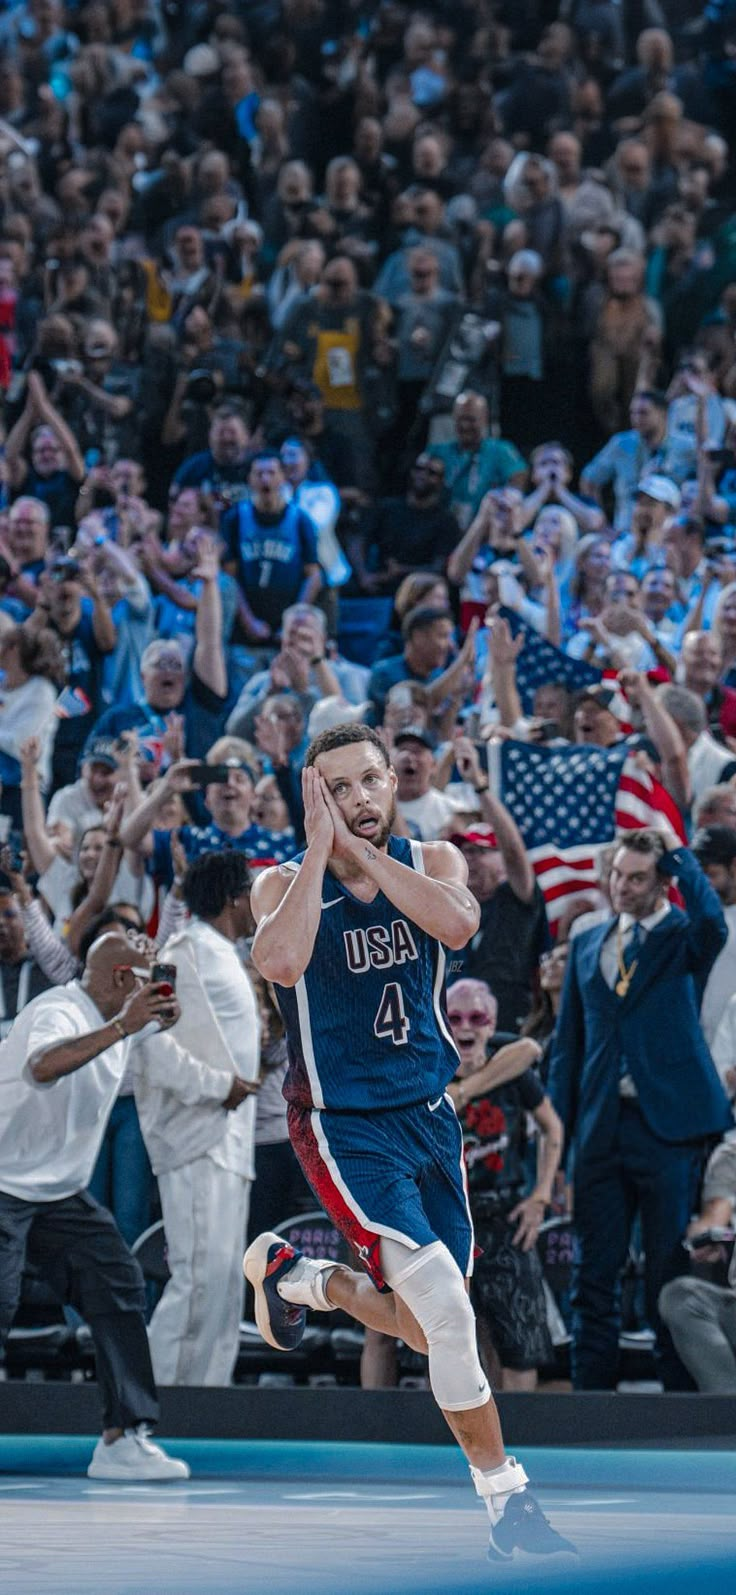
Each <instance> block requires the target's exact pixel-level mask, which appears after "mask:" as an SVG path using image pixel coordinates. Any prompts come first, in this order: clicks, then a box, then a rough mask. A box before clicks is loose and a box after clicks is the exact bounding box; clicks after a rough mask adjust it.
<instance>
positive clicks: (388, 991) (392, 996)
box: [373, 980, 409, 1047]
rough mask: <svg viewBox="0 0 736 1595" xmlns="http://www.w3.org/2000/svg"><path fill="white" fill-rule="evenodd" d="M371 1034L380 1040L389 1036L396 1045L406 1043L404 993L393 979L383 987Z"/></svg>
mask: <svg viewBox="0 0 736 1595" xmlns="http://www.w3.org/2000/svg"><path fill="white" fill-rule="evenodd" d="M373 1034H374V1035H376V1036H378V1038H379V1040H380V1041H383V1040H384V1039H385V1038H386V1037H389V1036H390V1038H391V1040H392V1041H393V1043H394V1046H396V1047H403V1046H405V1045H406V1042H407V1039H408V1036H409V1020H408V1019H407V1017H406V1009H405V1008H404V993H403V991H402V990H401V987H400V985H399V984H398V982H397V981H395V980H390V981H389V983H388V985H387V986H384V988H383V995H382V997H381V1001H380V1002H379V1004H378V1012H377V1014H376V1017H375V1019H374V1021H373Z"/></svg>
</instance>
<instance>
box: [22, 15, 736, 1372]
mask: <svg viewBox="0 0 736 1595" xmlns="http://www.w3.org/2000/svg"><path fill="white" fill-rule="evenodd" d="M735 90H736V4H734V0H709V4H708V5H707V6H705V7H703V6H696V5H693V4H684V5H683V4H678V5H676V6H675V5H674V4H673V3H672V0H641V3H630V4H629V3H627V4H623V5H621V4H618V3H614V0H611V3H606V0H601V3H592V0H591V3H587V0H561V3H559V4H557V3H552V0H515V3H513V4H509V3H506V0H454V3H453V4H452V5H450V4H448V3H447V0H426V3H425V4H422V5H408V4H404V3H401V0H252V3H248V4H245V3H242V0H200V3H197V4H193V5H191V6H188V7H187V6H184V5H181V4H179V0H167V4H166V5H165V6H163V5H160V4H159V3H158V0H89V3H87V4H77V3H73V0H69V3H68V4H67V5H64V4H62V3H61V0H11V3H9V4H7V5H6V6H5V7H4V8H3V13H2V18H1V19H0V394H1V395H2V433H3V438H4V442H3V448H2V457H1V458H0V782H1V784H2V796H1V799H0V825H1V826H2V831H3V834H2V838H1V839H2V842H3V843H4V847H5V851H4V853H3V873H2V875H1V876H0V1004H1V1005H2V1016H1V1017H0V1027H1V1028H2V1033H3V1034H7V1032H8V1030H9V1028H10V1026H11V1025H12V1022H13V1020H14V1019H15V1017H16V1015H17V1014H19V1013H20V1011H21V1010H22V1008H23V1006H24V1005H25V1004H26V1003H27V1002H28V1001H29V1000H31V998H33V997H34V996H36V995H37V994H38V993H39V992H41V991H43V990H44V989H46V987H48V986H51V985H53V984H55V983H57V982H59V981H63V980H66V979H70V978H72V977H73V975H74V974H75V973H76V972H77V970H78V969H79V967H80V961H81V960H83V958H84V952H85V947H86V946H88V945H89V934H90V928H91V927H92V928H99V926H100V925H101V924H102V923H104V915H105V914H108V915H110V914H113V910H114V920H115V923H116V925H117V924H118V922H119V921H120V922H122V923H123V924H124V925H125V924H127V925H128V926H129V928H130V929H131V930H132V931H135V932H141V931H143V930H147V931H148V932H149V934H150V935H151V936H153V937H155V938H156V939H157V940H158V942H159V944H160V945H163V944H164V943H165V942H166V940H167V938H168V937H169V936H171V935H172V934H174V933H176V932H178V931H181V929H182V926H183V924H185V922H186V908H185V906H184V903H183V900H182V898H183V882H184V879H185V876H186V872H187V869H188V867H189V866H190V865H191V863H192V862H193V861H194V860H195V859H197V858H198V857H200V856H201V855H203V854H207V853H209V852H212V851H219V850H222V849H228V848H232V849H236V850H238V851H239V852H241V853H243V854H245V856H246V858H247V861H248V864H249V867H250V870H251V872H253V871H255V870H257V869H259V868H262V867H263V866H264V865H266V864H270V863H274V862H284V861H286V860H288V859H289V858H291V857H293V856H294V855H295V854H296V853H297V852H298V851H299V849H300V847H301V846H302V845H303V841H304V833H303V809H302V806H301V795H300V774H301V765H302V759H303V755H304V751H305V749H306V746H307V743H308V741H309V739H310V738H311V737H312V736H314V735H315V734H317V733H318V732H319V731H320V730H323V729H325V728H327V727H328V726H331V725H333V724H337V723H339V722H341V721H343V720H356V721H365V722H366V723H368V724H370V725H372V726H376V727H378V728H379V729H382V731H383V734H384V736H385V739H386V742H387V745H388V747H389V749H390V752H391V756H392V760H393V763H394V766H395V769H396V772H397V776H398V816H397V828H398V829H399V831H400V832H401V834H405V835H410V836H414V837H418V838H420V839H422V840H427V841H429V840H433V839H436V838H438V837H449V838H452V839H453V840H455V841H456V842H457V844H458V845H459V846H461V847H462V849H463V851H464V852H465V854H466V857H467V860H468V866H469V875H470V885H471V887H472V889H473V890H474V892H475V894H476V896H477V897H478V899H479V901H480V903H481V910H482V917H481V926H480V930H479V933H478V936H477V937H476V938H474V940H473V943H472V946H471V947H469V948H468V949H467V950H466V952H465V954H464V955H462V956H461V958H460V959H459V960H457V961H456V965H455V970H454V973H455V976H456V977H457V976H458V975H460V974H462V975H463V977H465V978H466V979H469V980H470V981H472V982H475V983H476V984H477V983H478V982H484V983H485V990H486V997H485V999H484V1001H483V1003H482V1004H481V1007H482V1009H483V1013H482V1015H481V1017H482V1018H483V1019H484V1024H485V1026H486V1029H488V1021H489V1015H492V1016H493V1025H491V1026H490V1029H492V1028H493V1026H494V1025H495V1026H496V1028H497V1029H498V1031H499V1033H503V1036H504V1037H505V1038H506V1039H508V1038H513V1037H514V1036H516V1037H518V1036H519V1034H520V1033H521V1032H522V1029H523V1031H524V1034H526V1035H528V1036H533V1037H535V1039H536V1042H537V1043H538V1047H537V1051H538V1052H539V1054H540V1056H541V1058H542V1064H541V1067H542V1071H543V1077H544V1059H545V1056H546V1055H547V1053H548V1052H549V1048H550V1045H551V1036H552V1032H553V1029H554V1022H555V1016H556V1013H557V1009H558V1006H559V988H560V982H561V974H562V970H563V968H564V958H565V952H566V948H567V943H568V938H569V937H571V936H572V935H573V934H577V933H581V932H582V930H583V929H584V928H585V925H589V924H593V923H595V922H596V921H600V920H602V919H603V918H605V916H606V915H607V914H608V913H610V898H609V896H608V877H607V871H608V870H609V869H610V865H611V861H612V860H611V857H610V854H609V855H607V854H606V853H605V852H603V853H601V856H600V859H599V863H598V880H597V883H596V884H595V885H594V886H591V885H590V884H589V883H588V884H587V885H586V888H585V890H581V891H580V892H579V893H577V894H575V893H573V894H571V895H570V894H568V896H567V897H566V899H565V904H564V909H563V910H562V911H561V913H560V914H559V915H557V917H555V915H554V914H553V912H552V906H551V904H550V902H549V900H548V901H545V894H544V893H543V891H542V889H541V887H540V883H539V881H538V880H537V878H536V876H535V872H534V868H533V863H532V861H531V860H530V857H529V848H528V847H527V846H526V845H525V841H524V836H523V834H522V833H523V830H524V827H523V825H522V824H521V819H520V817H519V816H516V817H515V816H514V813H513V804H511V805H508V806H507V805H506V804H505V803H504V802H502V801H501V798H500V795H499V792H498V790H497V789H496V788H495V787H494V781H493V775H492V761H491V762H489V758H488V749H489V747H491V748H493V747H499V746H500V745H501V744H503V743H504V742H505V741H508V740H510V739H513V740H515V741H520V742H526V743H532V744H535V745H540V746H544V747H553V748H554V747H556V748H559V749H564V748H565V747H567V746H568V745H569V744H577V745H579V746H580V747H591V746H593V747H598V748H601V749H611V748H615V747H617V746H618V745H619V744H620V743H622V741H624V740H626V742H627V749H630V751H631V754H632V756H633V757H634V758H635V760H636V763H637V768H639V769H640V770H641V771H642V772H644V773H646V775H647V777H648V778H650V779H651V782H652V783H655V784H656V786H657V790H659V791H662V792H663V793H664V794H666V798H667V803H663V804H662V806H661V815H660V817H659V820H658V821H657V823H660V824H661V827H662V828H666V827H671V826H672V825H674V826H675V829H676V830H677V832H678V835H679V836H680V838H681V840H683V841H684V840H685V839H690V838H692V836H693V833H694V832H695V831H697V833H698V834H697V838H696V841H695V848H694V856H695V858H696V859H698V860H699V862H700V865H701V867H702V869H703V870H704V871H705V873H706V874H707V875H708V876H709V878H710V880H711V881H712V884H713V886H714V887H715V890H716V892H717V894H718V896H719V898H720V901H721V905H722V908H723V914H724V916H725V920H726V923H727V925H728V936H729V939H728V941H727V943H726V944H725V946H724V947H723V950H722V951H721V952H720V954H719V957H718V961H717V963H716V965H715V967H714V969H713V970H712V972H711V973H710V976H709V979H708V985H707V988H706V998H705V1004H704V1007H703V1026H704V1030H705V1036H706V1039H707V1041H708V1044H709V1045H710V1046H711V1047H712V1048H713V1053H714V1057H715V1059H716V1063H717V1066H718V1070H719V1073H720V1076H721V1079H722V1081H723V1084H724V1086H725V1089H726V1091H727V1094H728V1096H729V1097H730V1098H731V1099H732V1100H733V1099H736V1051H734V1041H733V1037H734V1034H736V1017H734V1015H735V1013H736V1008H734V1004H736V881H735V876H734V870H735V869H736V865H735V864H734V858H736V341H735V340H736V223H735V221H734V212H735V210H736V167H735V166H734V165H733V161H732V157H731V154H730V151H731V149H732V148H733V140H734V137H735V136H736V111H735V109H734V108H735V107H736V93H735ZM540 642H543V643H544V644H545V645H546V653H545V655H544V657H545V658H546V660H547V668H546V673H545V672H544V671H542V673H541V675H540V674H539V672H538V673H537V676H536V678H535V684H534V691H533V699H532V700H531V701H529V700H527V699H526V698H525V694H524V691H523V690H522V687H521V679H520V678H521V670H522V664H523V661H524V658H525V655H527V656H528V654H529V652H530V651H531V650H532V649H533V648H535V647H536V646H537V645H538V643H540ZM576 669H580V670H585V669H587V670H588V675H587V677H585V676H580V678H579V681H578V682H577V688H578V690H576V678H575V674H574V672H575V670H576ZM596 675H597V677H598V679H597V680H596ZM586 682H587V684H586ZM664 816H666V818H665V817H664ZM517 820H518V824H517ZM583 915H586V916H587V918H586V921H585V922H584V924H582V923H581V921H582V916H583ZM100 916H103V918H102V919H101V918H100ZM257 995H258V1002H259V1008H260V1015H261V1023H262V1060H261V1072H262V1076H263V1080H264V1082H266V1084H265V1085H264V1086H263V1087H262V1089H261V1092H260V1093H259V1096H258V1100H257V1111H256V1115H255V1131H254V1133H255V1141H256V1154H255V1165H254V1167H255V1170H256V1175H257V1178H256V1191H255V1195H254V1201H253V1204H252V1212H255V1211H256V1210H257V1213H258V1220H259V1223H265V1222H268V1223H274V1222H276V1221H277V1220H278V1219H279V1218H285V1217H286V1216H287V1214H288V1213H289V1211H291V1210H293V1207H294V1205H295V1204H296V1205H298V1204H300V1203H301V1204H302V1205H306V1204H308V1201H309V1198H308V1193H306V1189H305V1187H303V1186H302V1184H301V1182H300V1176H299V1174H298V1170H297V1168H296V1166H295V1165H294V1163H293V1161H292V1160H291V1158H290V1156H289V1151H288V1146H287V1143H286V1130H285V1109H284V1108H283V1106H282V1105H281V1103H280V1098H279V1095H278V1089H277V1088H278V1085H279V1084H280V1081H281V1079H282V1078H283V1073H284V1069H285V1060H284V1048H283V1043H282V1040H281V1031H280V1024H279V1019H278V1014H277V1012H276V1010H275V1008H274V1006H273V1003H272V1001H271V997H270V994H269V993H268V992H267V991H265V990H263V989H258V992H257ZM484 1016H485V1017H484ZM476 1017H477V1016H476ZM484 1034H485V1031H484ZM489 1034H490V1030H489ZM515 1100H517V1099H515ZM518 1101H521V1102H522V1103H523V1106H524V1108H525V1109H528V1110H529V1111H530V1112H531V1114H532V1115H536V1117H537V1119H538V1120H539V1121H540V1124H541V1123H542V1122H544V1124H546V1125H547V1128H549V1122H550V1121H549V1116H548V1108H547V1104H548V1102H549V1099H548V1098H545V1097H544V1093H543V1090H542V1088H541V1087H537V1088H533V1087H530V1088H529V1089H528V1090H527V1091H526V1094H524V1092H522V1093H521V1096H520V1097H519V1098H518V1100H517V1109H516V1116H517V1119H518V1120H519V1123H521V1110H520V1109H519V1108H518ZM542 1104H544V1106H540V1105H542ZM476 1106H477V1105H476ZM499 1114H500V1115H501V1117H500V1118H499ZM491 1119H492V1122H493V1135H492V1136H491V1140H492V1141H493V1146H492V1147H491V1146H490V1142H489V1149H487V1150H486V1162H487V1168H488V1169H489V1170H491V1171H493V1170H495V1171H496V1174H497V1175H498V1179H497V1180H496V1184H498V1185H500V1186H503V1185H504V1180H503V1177H502V1173H503V1171H502V1165H503V1158H502V1156H501V1155H500V1152H499V1147H500V1146H501V1145H502V1143H503V1133H502V1130H503V1126H502V1124H501V1121H502V1119H503V1112H502V1110H501V1108H500V1107H499V1106H498V1104H497V1105H496V1107H495V1108H494V1110H493V1113H492V1114H491ZM491 1119H489V1120H488V1122H489V1123H490V1122H491ZM477 1122H478V1114H477V1113H476V1119H475V1129H474V1133H475V1132H476V1131H477ZM499 1125H501V1129H499ZM496 1142H498V1146H496ZM493 1159H496V1161H495V1162H494V1161H493ZM521 1159H522V1154H521V1152H520V1151H519V1150H518V1148H517V1149H516V1153H515V1163H514V1178H513V1182H512V1183H513V1195H514V1201H515V1202H516V1201H518V1200H519V1193H520V1190H521V1185H520V1176H519V1169H520V1168H521ZM249 1167H250V1165H249ZM275 1170H277V1171H278V1172H277V1175H276V1174H275V1173H274V1171H275ZM259 1180H260V1181H261V1182H262V1183H261V1187H260V1190H259ZM93 1189H94V1190H95V1193H96V1194H97V1195H98V1197H100V1199H101V1200H105V1201H107V1202H108V1203H109V1204H110V1205H111V1207H112V1210H113V1212H114V1213H115V1216H116V1218H117V1221H118V1223H119V1225H120V1227H121V1230H122V1231H123V1233H124V1235H125V1236H126V1239H128V1240H131V1241H132V1240H134V1239H135V1237H136V1234H138V1233H140V1231H141V1230H142V1229H145V1227H146V1225H147V1224H148V1223H149V1222H150V1219H151V1217H152V1216H153V1214H154V1213H155V1211H156V1207H155V1194H154V1182H153V1180H152V1176H151V1171H150V1166H149V1164H148V1160H147V1155H146V1148H145V1145H144V1143H143V1141H142V1139H141V1136H140V1129H139V1127H138V1124H137V1117H136V1114H135V1109H134V1098H133V1087H132V1084H130V1085H129V1087H124V1094H123V1095H122V1096H121V1098H120V1102H119V1104H118V1106H117V1108H116V1117H115V1119H114V1121H112V1122H111V1127H110V1130H109V1132H108V1135H107V1137H106V1140H105V1146H104V1149H103V1155H102V1157H101V1162H100V1166H99V1168H98V1171H97V1173H96V1175H95V1181H94V1185H93ZM555 1189H556V1190H558V1189H559V1182H558V1185H557V1186H556V1187H555ZM544 1190H545V1196H546V1197H549V1196H550V1195H551V1191H552V1187H551V1183H550V1181H549V1180H547V1181H546V1182H545V1185H544ZM561 1200H562V1199H561ZM503 1349H504V1348H502V1350H503ZM504 1360H505V1361H506V1362H509V1358H508V1357H507V1356H506V1357H505V1359H504V1357H502V1358H501V1361H502V1362H503V1361H504ZM509 1365H510V1367H511V1368H512V1369H513V1367H514V1362H513V1355H512V1356H511V1358H510V1364H509Z"/></svg>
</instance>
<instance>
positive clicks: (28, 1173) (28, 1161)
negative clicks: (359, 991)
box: [0, 932, 189, 1482]
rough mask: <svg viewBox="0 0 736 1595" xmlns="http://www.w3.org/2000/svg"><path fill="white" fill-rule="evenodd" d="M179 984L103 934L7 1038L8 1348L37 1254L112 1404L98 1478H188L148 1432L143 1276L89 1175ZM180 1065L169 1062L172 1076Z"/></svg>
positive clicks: (3, 1074)
mask: <svg viewBox="0 0 736 1595" xmlns="http://www.w3.org/2000/svg"><path fill="white" fill-rule="evenodd" d="M178 1017H179V1008H178V1005H177V1003H176V1000H175V998H172V995H171V992H170V989H169V988H168V987H165V986H164V985H163V984H162V983H161V982H155V981H152V980H151V978H150V973H149V963H148V960H147V958H146V956H145V955H144V954H142V953H140V952H139V951H138V949H137V948H136V947H135V946H134V944H133V943H132V942H131V941H129V940H128V939H127V938H126V937H125V936H124V935H122V934H120V933H119V932H110V933H109V934H106V935H102V936H100V937H99V938H98V939H97V940H96V941H95V942H93V944H92V946H91V947H90V949H89V952H88V954H87V959H86V962H85V966H84V971H83V973H82V975H81V977H80V978H79V979H78V980H72V981H70V982H69V984H68V985H66V986H54V987H52V988H51V989H50V990H49V991H45V992H43V993H42V994H41V995H40V996H37V997H35V998H34V999H33V1001H31V1002H29V1003H28V1004H27V1005H26V1007H25V1008H24V1009H23V1011H22V1013H20V1014H19V1016H18V1018H17V1019H16V1021H15V1024H14V1025H13V1027H12V1030H11V1031H10V1034H9V1035H8V1036H7V1037H6V1039H5V1040H4V1041H3V1042H2V1044H1V1045H0V1101H1V1102H2V1105H3V1111H2V1115H0V1350H1V1349H2V1346H3V1345H4V1342H5V1340H6V1338H7V1335H8V1332H9V1330H10V1328H11V1326H12V1323H13V1319H14V1317H15V1313H16V1309H17V1307H18V1303H19V1301H20V1295H21V1277H22V1274H23V1271H24V1268H25V1266H26V1262H27V1261H31V1262H33V1263H35V1264H36V1265H37V1266H38V1267H39V1268H40V1270H41V1272H42V1275H43V1277H44V1280H45V1281H46V1282H48V1283H49V1284H50V1285H51V1286H52V1287H53V1288H54V1290H55V1291H56V1292H57V1293H58V1294H59V1296H60V1297H61V1298H62V1300H63V1301H66V1302H69V1303H70V1304H71V1305H72V1306H74V1307H75V1308H76V1309H77V1310H78V1311H79V1312H80V1313H81V1314H82V1316H83V1318H84V1319H85V1320H86V1322H87V1323H88V1324H89V1327H90V1330H91V1332H92V1339H93V1342H94V1347H95V1358H96V1363H97V1381H98V1384H99V1387H100V1393H101V1396H102V1403H103V1431H102V1438H101V1439H100V1440H99V1442H98V1444H97V1446H96V1447H95V1451H94V1455H93V1457H92V1461H91V1463H90V1465H89V1469H88V1472H89V1475H90V1477H91V1478H97V1479H110V1480H119V1481H125V1480H132V1481H133V1482H138V1481H140V1480H143V1479H146V1480H153V1481H162V1480H169V1479H182V1478H187V1477H188V1476H189V1469H188V1467H187V1465H186V1463H184V1462H179V1461H176V1460H175V1459H174V1458H172V1457H170V1456H168V1455H167V1454H166V1452H165V1451H163V1450H162V1449H161V1448H160V1447H159V1446H156V1445H154V1444H153V1442H152V1441H151V1439H150V1436H149V1429H150V1426H151V1425H153V1424H155V1423H156V1421H157V1418H158V1398H157V1394H156V1385H155V1382H154V1377H153V1370H152V1366H151V1357H150V1352H149V1348H148V1337H147V1334H146V1324H145V1318H144V1305H145V1296H144V1286H143V1276H142V1274H141V1271H140V1268H139V1267H138V1264H137V1262H136V1261H135V1259H134V1258H133V1256H132V1254H131V1253H130V1252H129V1250H128V1247H127V1246H126V1244H125V1242H124V1240H123V1239H122V1236H121V1235H120V1232H119V1230H118V1228H117V1226H116V1224H115V1221H114V1219H113V1218H112V1217H111V1215H110V1213H108V1211H107V1209H106V1208H104V1207H101V1206H100V1204H99V1203H98V1202H96V1201H95V1199H94V1197H93V1196H90V1194H89V1192H88V1190H87V1186H88V1185H89V1181H90V1177H91V1174H92V1170H93V1168H94V1166H95V1163H96V1161H97V1154H98V1152H99V1150H100V1145H101V1143H102V1137H103V1135H104V1133H105V1129H106V1126H107V1122H108V1119H109V1117H110V1114H111V1113H112V1110H113V1107H114V1104H115V1101H116V1098H117V1095H118V1092H119V1090H120V1084H121V1081H122V1078H123V1074H124V1073H125V1069H126V1066H127V1063H128V1057H129V1053H130V1052H131V1049H132V1048H133V1047H134V1046H135V1045H136V1039H137V1038H140V1036H141V1033H142V1032H143V1031H144V1030H146V1029H147V1028H148V1027H150V1028H151V1029H152V1030H153V1032H154V1034H155V1036H156V1044H157V1047H158V1048H159V1049H162V1050H163V1049H164V1048H165V1046H166V1042H167V1040H168V1038H167V1037H165V1036H162V1035H161V1034H160V1033H159V1032H160V1031H162V1030H166V1029H168V1028H169V1027H170V1026H171V1025H173V1024H175V1023H176V1020H177V1019H178ZM174 1061H176V1060H173V1061H172V1059H171V1057H167V1058H166V1059H165V1060H164V1062H165V1065H166V1067H167V1068H168V1069H169V1070H170V1071H171V1072H172V1074H173V1072H174Z"/></svg>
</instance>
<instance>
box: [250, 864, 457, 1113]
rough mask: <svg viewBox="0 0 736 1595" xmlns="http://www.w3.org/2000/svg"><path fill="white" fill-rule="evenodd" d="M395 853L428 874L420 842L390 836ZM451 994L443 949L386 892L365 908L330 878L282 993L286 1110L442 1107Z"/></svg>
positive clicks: (449, 1060) (451, 1057)
mask: <svg viewBox="0 0 736 1595" xmlns="http://www.w3.org/2000/svg"><path fill="white" fill-rule="evenodd" d="M388 852H389V855H390V857H391V858H395V859H398V861H399V862H400V863H401V864H408V865H409V866H410V867H412V868H414V869H418V870H421V871H422V872H423V864H422V851H421V846H420V844H419V843H418V842H409V841H407V840H406V839H405V838H403V837H401V838H399V837H391V838H390V840H389V844H388ZM303 857H304V854H303V853H301V854H299V855H298V857H297V858H295V859H294V860H293V861H292V864H291V866H290V867H291V868H293V869H297V868H298V867H299V864H300V862H301V860H302V859H303ZM444 987H445V952H444V948H443V947H442V945H441V943H440V942H439V941H437V940H436V939H435V937H433V936H428V935H427V933H426V931H423V930H420V929H419V926H418V925H415V924H414V922H413V921H412V920H410V919H408V918H407V917H406V915H404V914H402V913H401V910H400V909H398V908H396V907H395V906H394V904H393V903H391V902H389V899H388V898H387V897H386V896H384V894H383V892H379V893H378V896H377V897H375V898H374V900H373V902H372V903H363V902H360V901H359V900H358V898H357V897H354V896H353V894H352V892H350V891H349V890H348V888H347V886H345V884H344V883H343V882H342V881H339V880H338V879H337V877H336V876H335V875H332V874H331V873H330V872H329V870H328V871H327V872H326V873H325V876H324V880H323V884H322V915H321V919H320V924H319V930H318V932H317V939H316V941H315V944H314V950H313V952H312V957H311V959H310V961H309V964H308V966H307V968H306V970H305V972H304V974H303V975H302V978H301V980H299V981H298V982H297V984H296V986H294V987H290V988H287V987H284V986H278V987H277V988H276V990H277V995H278V1000H279V1007H280V1009H281V1013H282V1015H283V1019H284V1024H285V1026H286V1033H287V1039H288V1050H289V1072H288V1075H287V1078H286V1084H285V1086H284V1096H285V1097H286V1098H287V1101H289V1102H295V1103H298V1104H299V1106H301V1107H312V1106H313V1107H315V1108H327V1109H332V1110H334V1111H338V1112H339V1111H341V1110H342V1111H343V1112H352V1113H364V1112H368V1111H370V1110H374V1111H375V1110H376V1109H381V1108H398V1107H405V1106H408V1105H409V1104H412V1103H418V1102H428V1101H429V1102H431V1101H433V1100H437V1101H438V1102H439V1101H441V1099H442V1096H443V1093H444V1091H445V1088H446V1086H447V1085H448V1084H449V1082H450V1080H451V1079H452V1078H453V1075H454V1074H455V1071H456V1069H457V1063H458V1055H457V1052H456V1049H455V1045H454V1043H453V1041H452V1038H451V1035H450V1031H449V1028H448V1025H447V1019H446V1016H445V991H444Z"/></svg>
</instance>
